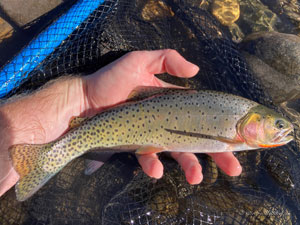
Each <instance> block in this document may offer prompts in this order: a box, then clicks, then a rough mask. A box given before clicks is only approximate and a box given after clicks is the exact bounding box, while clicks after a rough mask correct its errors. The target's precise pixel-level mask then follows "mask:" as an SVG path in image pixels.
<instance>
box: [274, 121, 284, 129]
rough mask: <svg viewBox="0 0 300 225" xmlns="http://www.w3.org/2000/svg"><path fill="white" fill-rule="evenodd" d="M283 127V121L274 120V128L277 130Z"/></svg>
mask: <svg viewBox="0 0 300 225" xmlns="http://www.w3.org/2000/svg"><path fill="white" fill-rule="evenodd" d="M284 125H285V123H284V121H283V120H276V121H275V126H276V128H278V129H282V128H284Z"/></svg>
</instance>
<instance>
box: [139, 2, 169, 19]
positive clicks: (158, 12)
mask: <svg viewBox="0 0 300 225" xmlns="http://www.w3.org/2000/svg"><path fill="white" fill-rule="evenodd" d="M172 16H174V12H173V11H172V9H171V8H170V7H169V6H167V5H166V4H165V3H164V2H163V1H155V0H150V1H148V2H147V3H146V5H145V7H144V8H143V10H142V18H143V19H144V20H146V21H149V20H155V19H161V18H164V17H172Z"/></svg>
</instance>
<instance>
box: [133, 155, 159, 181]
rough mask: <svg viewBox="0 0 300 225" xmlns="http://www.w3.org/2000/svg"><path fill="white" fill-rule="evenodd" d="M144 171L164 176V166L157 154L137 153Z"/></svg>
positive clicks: (152, 175)
mask: <svg viewBox="0 0 300 225" xmlns="http://www.w3.org/2000/svg"><path fill="white" fill-rule="evenodd" d="M136 156H137V159H138V161H139V164H140V165H141V167H142V169H143V171H144V172H145V173H146V174H147V175H148V176H149V177H153V178H156V179H159V178H161V177H162V176H163V171H164V167H163V165H162V163H161V162H160V160H159V159H158V157H157V155H156V154H154V153H153V154H147V155H136Z"/></svg>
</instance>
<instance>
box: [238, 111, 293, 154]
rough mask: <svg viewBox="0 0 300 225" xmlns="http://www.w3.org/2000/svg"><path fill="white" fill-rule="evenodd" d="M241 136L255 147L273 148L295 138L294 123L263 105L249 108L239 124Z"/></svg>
mask: <svg viewBox="0 0 300 225" xmlns="http://www.w3.org/2000/svg"><path fill="white" fill-rule="evenodd" d="M237 126H238V127H237V131H238V135H239V137H240V138H241V139H242V140H243V141H244V142H246V143H247V144H248V145H249V146H251V147H254V148H272V147H277V146H281V145H284V144H287V143H289V142H290V141H292V140H293V139H294V137H293V131H294V127H293V124H292V123H291V122H290V121H288V120H287V119H286V118H284V117H283V116H281V115H280V114H278V113H276V112H275V111H273V110H271V109H269V108H266V107H264V106H262V105H258V106H255V107H253V108H251V109H250V110H249V112H248V113H247V115H246V116H244V117H243V118H242V119H241V120H240V121H239V122H238V125H237Z"/></svg>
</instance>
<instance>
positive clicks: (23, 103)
mask: <svg viewBox="0 0 300 225" xmlns="http://www.w3.org/2000/svg"><path fill="white" fill-rule="evenodd" d="M83 88H84V85H83V80H82V79H81V78H80V77H71V78H70V77H64V78H59V79H58V80H56V81H55V82H50V83H48V84H46V86H45V87H43V88H42V89H40V90H39V91H37V92H34V93H33V94H31V95H28V96H24V97H20V98H16V99H14V100H12V101H10V102H9V103H6V104H4V105H2V106H1V107H0V117H1V118H0V121H1V122H0V123H1V124H3V125H4V126H5V128H4V127H3V125H2V128H3V129H1V130H2V131H3V132H5V133H4V135H5V142H6V143H9V144H10V145H13V144H21V143H28V144H41V143H46V142H49V141H52V140H54V139H56V138H58V137H59V136H60V135H61V134H63V133H64V132H65V131H66V130H67V128H68V123H69V120H70V119H71V118H72V117H74V116H79V115H81V114H82V113H83V112H84V111H85V110H86V109H87V104H86V101H85V96H84V91H83Z"/></svg>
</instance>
